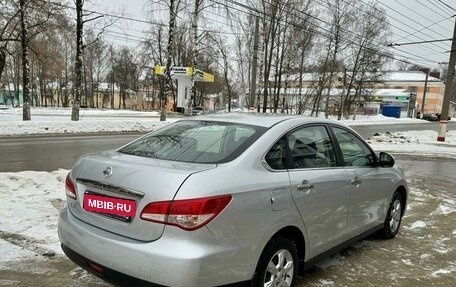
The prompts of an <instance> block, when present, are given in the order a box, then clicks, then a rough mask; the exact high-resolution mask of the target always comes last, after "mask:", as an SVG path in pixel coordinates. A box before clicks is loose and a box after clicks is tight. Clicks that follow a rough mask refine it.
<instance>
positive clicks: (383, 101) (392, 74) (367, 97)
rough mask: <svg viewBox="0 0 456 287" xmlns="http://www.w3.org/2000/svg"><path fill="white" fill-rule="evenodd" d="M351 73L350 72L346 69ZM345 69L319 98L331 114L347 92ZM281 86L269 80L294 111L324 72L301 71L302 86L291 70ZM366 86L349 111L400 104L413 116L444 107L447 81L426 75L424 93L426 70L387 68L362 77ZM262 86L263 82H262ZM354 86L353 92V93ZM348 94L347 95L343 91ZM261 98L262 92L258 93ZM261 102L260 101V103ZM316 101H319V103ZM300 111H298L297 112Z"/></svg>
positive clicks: (404, 113) (272, 90)
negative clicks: (344, 80) (393, 69)
mask: <svg viewBox="0 0 456 287" xmlns="http://www.w3.org/2000/svg"><path fill="white" fill-rule="evenodd" d="M347 74H349V72H348V73H347ZM343 77H344V75H343V73H336V75H335V77H334V78H336V80H334V81H333V82H332V86H331V87H330V88H329V89H328V88H327V87H325V88H324V89H323V91H322V92H321V95H322V97H321V99H320V100H319V103H318V104H319V106H320V111H323V110H324V109H325V105H326V100H327V99H328V100H329V102H328V107H329V112H330V114H334V113H336V110H337V109H338V107H339V103H340V99H341V96H342V94H344V93H346V91H345V89H344V86H343V81H342V80H341V79H342V78H343ZM282 78H283V79H284V80H283V83H281V88H280V90H279V89H275V88H274V80H273V79H271V80H270V82H269V86H270V89H269V94H271V95H275V94H277V93H279V94H280V101H281V103H283V104H282V106H284V105H285V109H290V110H292V111H294V112H296V111H300V109H302V105H304V106H305V105H309V103H312V101H313V99H314V98H315V97H316V95H317V92H318V91H319V87H318V85H319V81H320V80H321V75H320V74H318V73H304V74H303V75H302V87H299V86H300V85H299V82H300V81H299V75H298V74H291V75H285V76H283V77H282ZM363 82H364V84H363V88H362V90H361V91H358V95H361V96H359V97H358V98H357V100H356V103H355V104H353V106H352V107H351V109H350V113H354V112H355V111H356V113H368V114H371V113H372V112H373V111H375V112H376V113H382V110H383V106H398V107H400V108H401V115H400V116H401V117H413V116H415V115H416V114H417V112H419V111H421V107H422V105H423V104H424V113H440V112H441V109H442V102H443V96H444V91H445V84H444V83H443V81H442V80H440V79H439V78H437V77H433V76H429V77H428V79H427V87H426V97H425V102H424V103H423V96H424V91H425V88H424V87H425V85H426V74H424V73H422V72H420V71H388V72H381V73H376V74H375V80H366V79H364V80H363ZM260 86H261V84H260ZM262 92H263V91H262V88H261V87H260V88H258V90H257V94H262ZM354 92H355V91H353V90H351V92H350V95H354ZM344 96H346V95H344ZM259 99H260V102H261V100H262V95H261V96H260V97H259ZM269 103H271V100H269ZM260 104H261V103H260ZM318 104H317V105H318ZM298 113H299V112H298Z"/></svg>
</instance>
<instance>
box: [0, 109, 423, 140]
mask: <svg viewBox="0 0 456 287" xmlns="http://www.w3.org/2000/svg"><path fill="white" fill-rule="evenodd" d="M31 118H32V120H31V121H25V122H24V121H22V109H21V108H5V109H0V136H1V135H32V134H67V133H72V134H74V133H97V132H104V133H110V132H146V131H150V130H153V129H156V128H159V127H162V126H164V125H166V124H167V123H170V122H174V121H176V120H177V119H178V118H173V117H168V118H167V122H160V121H159V114H158V112H152V111H147V112H138V111H128V110H101V109H81V112H80V120H79V121H71V109H70V108H32V110H31ZM333 119H334V118H333ZM341 122H343V123H345V124H347V125H375V124H379V123H381V124H401V123H402V124H404V123H427V122H425V121H422V120H419V119H410V118H403V119H396V118H389V117H385V116H382V115H376V116H357V118H356V120H352V119H349V120H348V119H347V120H342V121H341Z"/></svg>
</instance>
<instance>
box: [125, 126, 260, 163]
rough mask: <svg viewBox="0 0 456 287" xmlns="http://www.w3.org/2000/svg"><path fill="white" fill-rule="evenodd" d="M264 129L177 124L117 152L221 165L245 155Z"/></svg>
mask: <svg viewBox="0 0 456 287" xmlns="http://www.w3.org/2000/svg"><path fill="white" fill-rule="evenodd" d="M266 130H267V128H264V127H258V126H251V125H243V124H236V123H225V122H212V121H179V122H177V123H174V124H171V125H169V126H167V127H165V128H163V129H160V130H157V131H154V132H152V133H149V134H147V135H145V136H143V137H142V138H139V139H138V140H136V141H134V142H132V143H130V144H128V145H126V146H124V147H123V148H121V149H119V150H118V151H119V152H121V153H126V154H132V155H137V156H142V157H150V158H158V159H165V160H174V161H183V162H193V163H224V162H228V161H231V160H233V159H235V158H236V157H238V156H239V155H240V154H241V153H242V152H244V151H245V150H246V149H247V148H248V147H249V146H250V145H251V144H252V143H253V142H254V141H255V140H257V139H258V138H259V137H260V136H261V135H262V134H263V133H264V132H265V131H266Z"/></svg>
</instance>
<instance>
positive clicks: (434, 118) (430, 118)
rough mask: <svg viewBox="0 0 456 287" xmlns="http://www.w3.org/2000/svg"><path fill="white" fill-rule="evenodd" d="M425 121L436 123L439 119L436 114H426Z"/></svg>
mask: <svg viewBox="0 0 456 287" xmlns="http://www.w3.org/2000/svg"><path fill="white" fill-rule="evenodd" d="M423 120H426V121H430V122H435V121H438V117H437V115H435V114H424V115H423Z"/></svg>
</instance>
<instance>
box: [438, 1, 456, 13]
mask: <svg viewBox="0 0 456 287" xmlns="http://www.w3.org/2000/svg"><path fill="white" fill-rule="evenodd" d="M437 1H438V2H439V3H441V4H442V5H445V6H446V7H448V8H450V9H451V10H453V11H455V12H456V9H455V8H453V7H451V6H450V5H448V4H447V3H445V2H443V1H442V0H437Z"/></svg>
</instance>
